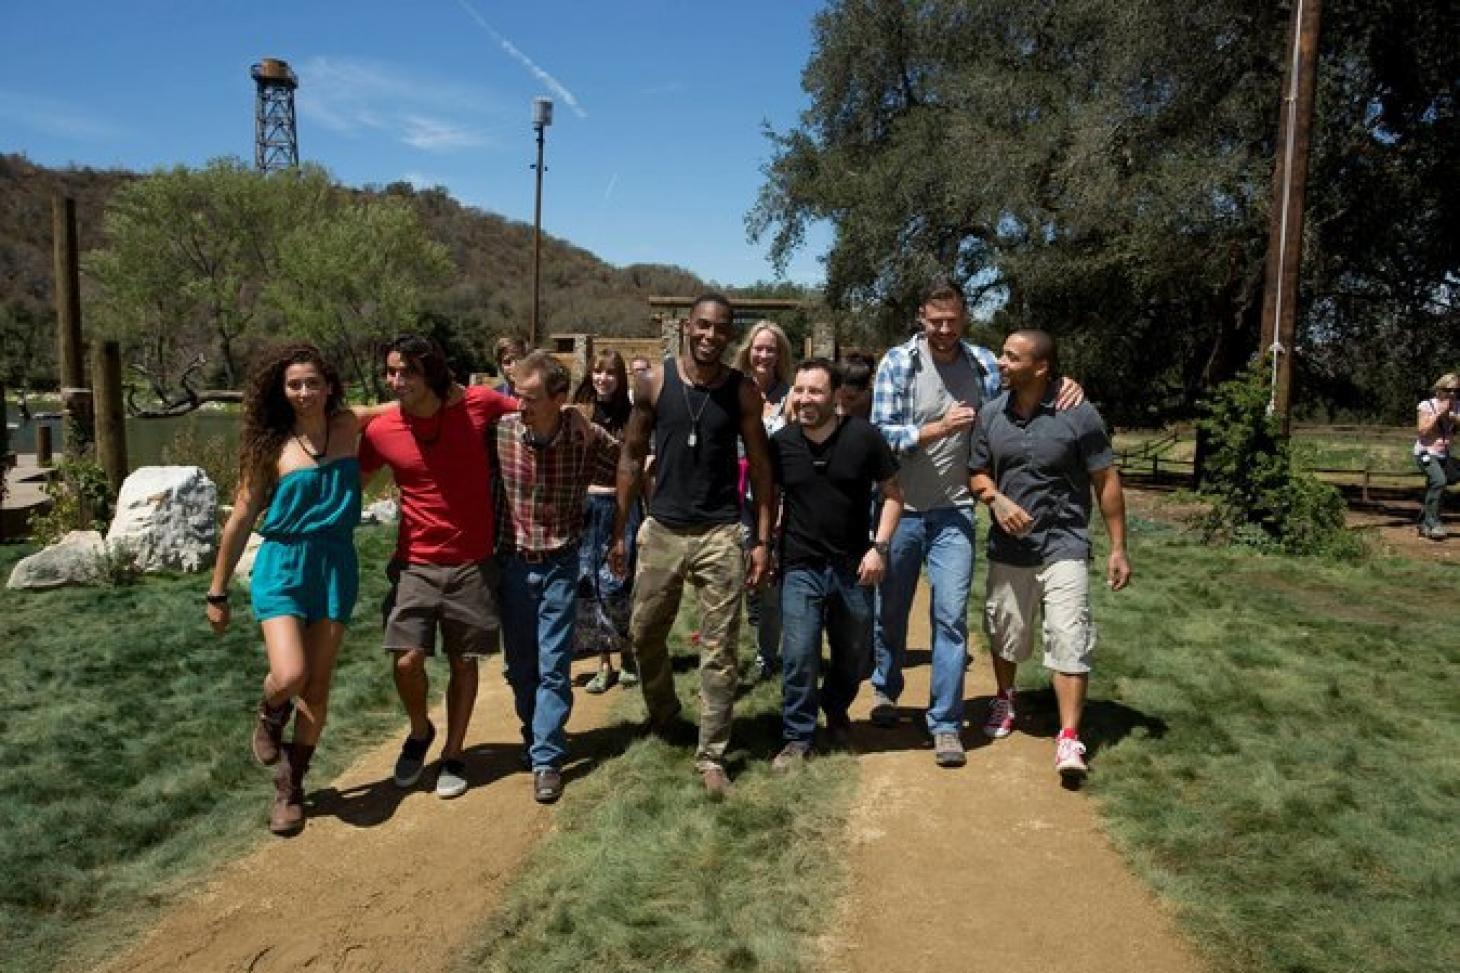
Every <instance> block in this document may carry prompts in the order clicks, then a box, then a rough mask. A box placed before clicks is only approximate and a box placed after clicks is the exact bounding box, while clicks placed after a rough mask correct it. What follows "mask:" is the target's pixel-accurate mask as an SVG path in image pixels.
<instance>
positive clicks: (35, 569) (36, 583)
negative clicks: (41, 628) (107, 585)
mask: <svg viewBox="0 0 1460 973" xmlns="http://www.w3.org/2000/svg"><path fill="white" fill-rule="evenodd" d="M106 549H107V547H106V541H104V540H102V536H101V532H100V531H95V530H73V531H72V532H71V533H69V534H67V535H66V536H65V537H63V538H61V539H60V540H59V541H57V542H56V543H54V544H52V545H51V546H50V547H46V548H42V549H41V550H39V551H36V552H35V553H34V554H32V555H31V556H30V557H25V558H21V559H20V560H19V561H18V562H16V565H15V568H14V570H12V571H11V572H10V580H9V581H8V582H6V584H5V586H6V587H7V588H31V589H38V588H59V587H62V586H63V585H68V584H95V583H97V581H99V580H100V579H101V560H102V558H103V557H104V556H105V554H106Z"/></svg>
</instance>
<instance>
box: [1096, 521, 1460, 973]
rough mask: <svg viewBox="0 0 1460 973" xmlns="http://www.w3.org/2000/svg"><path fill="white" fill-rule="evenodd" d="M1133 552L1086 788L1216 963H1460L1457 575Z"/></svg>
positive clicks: (1278, 967) (1331, 967)
mask: <svg viewBox="0 0 1460 973" xmlns="http://www.w3.org/2000/svg"><path fill="white" fill-rule="evenodd" d="M1132 547H1133V557H1134V559H1135V567H1136V571H1137V577H1136V582H1135V584H1134V586H1133V587H1132V588H1131V589H1130V590H1128V591H1126V592H1121V593H1119V594H1111V593H1109V592H1106V591H1104V590H1101V591H1099V592H1098V593H1097V595H1096V598H1095V602H1096V606H1095V612H1096V618H1097V621H1098V623H1099V625H1100V648H1099V650H1098V653H1097V656H1096V658H1097V662H1096V676H1095V677H1094V679H1093V681H1092V691H1091V695H1092V699H1095V700H1104V701H1109V702H1108V703H1107V704H1106V705H1105V706H1104V707H1101V708H1100V709H1103V710H1104V711H1105V712H1106V715H1105V717H1104V718H1101V717H1099V716H1097V717H1096V719H1095V720H1094V722H1096V723H1097V724H1100V723H1103V724H1104V725H1103V726H1100V727H1099V730H1100V731H1102V732H1103V733H1104V734H1105V735H1106V736H1107V738H1108V739H1114V738H1118V737H1121V736H1122V735H1123V734H1124V738H1123V739H1119V740H1118V742H1114V743H1113V744H1109V745H1106V746H1104V747H1102V748H1101V750H1100V752H1099V758H1098V763H1097V768H1098V772H1097V773H1096V774H1095V775H1094V777H1093V786H1092V788H1091V790H1092V793H1093V794H1094V796H1095V798H1096V799H1097V801H1098V802H1099V806H1100V808H1101V811H1102V813H1103V815H1104V817H1105V819H1106V821H1107V822H1108V824H1109V826H1110V829H1111V830H1112V832H1113V833H1114V835H1115V836H1116V838H1117V840H1118V842H1119V843H1120V845H1121V847H1122V848H1123V849H1124V851H1125V853H1126V854H1127V855H1128V857H1129V858H1130V860H1131V861H1132V862H1133V863H1134V865H1135V867H1136V868H1137V870H1138V871H1139V872H1140V873H1141V874H1142V875H1143V876H1145V878H1146V879H1147V880H1148V881H1149V882H1150V883H1151V884H1152V885H1153V886H1154V887H1155V888H1156V889H1157V890H1158V891H1159V892H1160V893H1161V894H1163V895H1165V896H1167V897H1169V898H1170V899H1172V900H1174V902H1175V903H1176V904H1177V905H1178V907H1179V909H1180V912H1181V916H1182V920H1183V923H1184V925H1185V926H1186V928H1187V929H1188V930H1189V931H1190V932H1191V933H1192V934H1193V936H1194V937H1195V939H1196V940H1197V941H1198V943H1199V944H1200V945H1201V946H1202V947H1203V952H1204V954H1205V956H1206V959H1207V960H1208V962H1209V963H1210V964H1211V966H1212V968H1213V969H1214V970H1243V971H1291V973H1298V971H1304V973H1310V971H1311V973H1320V971H1333V973H1338V971H1348V970H1356V969H1364V970H1367V971H1376V973H1377V971H1394V973H1398V971H1424V970H1439V969H1454V968H1457V966H1460V911H1457V910H1456V908H1455V903H1456V902H1457V901H1460V843H1457V842H1456V841H1455V825H1454V822H1455V812H1456V809H1457V807H1460V760H1457V756H1456V755H1457V754H1460V720H1457V719H1456V703H1455V700H1456V698H1457V689H1460V685H1457V680H1456V674H1457V671H1460V670H1457V663H1460V650H1457V647H1456V646H1457V639H1456V630H1455V627H1454V617H1455V613H1454V610H1453V606H1454V604H1455V602H1454V598H1455V593H1456V592H1457V591H1460V570H1457V569H1456V568H1454V567H1447V566H1443V565H1434V564H1419V563H1414V562H1406V561H1398V560H1390V561H1383V560H1372V561H1367V562H1365V563H1362V564H1357V565H1345V564H1336V563H1332V562H1325V561H1316V560H1311V559H1288V558H1276V557H1264V556H1258V555H1253V554H1251V553H1247V552H1241V551H1235V550H1233V551H1224V550H1213V549H1208V548H1204V547H1201V546H1198V545H1197V544H1196V543H1194V542H1192V541H1189V540H1186V539H1184V538H1182V537H1181V536H1179V535H1177V534H1176V533H1175V532H1173V531H1171V530H1170V529H1166V528H1156V527H1154V526H1152V525H1141V526H1140V529H1139V531H1138V534H1137V536H1136V538H1135V540H1134V542H1133V545H1132ZM1447 606H1448V607H1447ZM1097 712H1098V711H1097Z"/></svg>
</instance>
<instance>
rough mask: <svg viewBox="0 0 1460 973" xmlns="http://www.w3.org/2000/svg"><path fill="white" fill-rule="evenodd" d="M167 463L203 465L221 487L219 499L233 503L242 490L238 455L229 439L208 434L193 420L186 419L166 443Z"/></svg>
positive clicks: (164, 449) (164, 448)
mask: <svg viewBox="0 0 1460 973" xmlns="http://www.w3.org/2000/svg"><path fill="white" fill-rule="evenodd" d="M162 462H163V463H164V464H165V465H167V466H200V467H202V469H203V472H204V473H206V474H208V479H210V480H212V481H213V485H214V486H216V487H217V488H218V502H219V503H232V502H233V495H234V493H236V492H237V490H238V456H237V455H236V453H235V452H234V449H233V448H232V447H231V446H230V445H229V443H228V442H227V440H225V439H223V438H221V437H219V436H205V435H202V434H201V433H199V432H198V429H197V426H196V425H195V424H194V423H192V422H186V423H183V424H182V426H181V427H180V428H179V429H178V431H177V432H175V433H173V436H172V439H170V440H168V443H167V445H166V446H164V447H162Z"/></svg>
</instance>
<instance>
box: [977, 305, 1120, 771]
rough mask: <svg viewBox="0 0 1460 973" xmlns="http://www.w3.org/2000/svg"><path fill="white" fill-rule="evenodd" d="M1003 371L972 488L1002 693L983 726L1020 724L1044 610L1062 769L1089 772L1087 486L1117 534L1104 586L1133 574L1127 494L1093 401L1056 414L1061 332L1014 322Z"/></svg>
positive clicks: (980, 438) (983, 415) (1091, 644)
mask: <svg viewBox="0 0 1460 973" xmlns="http://www.w3.org/2000/svg"><path fill="white" fill-rule="evenodd" d="M998 365H999V375H1000V378H1001V380H1002V383H1003V385H1004V387H1005V389H1007V391H1005V392H1004V393H1003V394H1002V395H1000V396H999V397H998V398H997V399H994V400H993V401H992V402H990V403H989V404H988V405H987V406H986V407H985V408H984V409H983V410H982V411H981V412H980V413H979V416H978V420H977V422H976V424H975V426H974V435H973V447H972V449H971V450H970V453H969V458H968V468H969V472H970V477H969V489H970V491H971V492H972V493H973V495H974V496H976V497H977V498H978V499H979V500H981V501H982V502H983V503H985V504H988V506H989V507H990V510H991V513H992V515H993V522H994V524H993V529H992V530H991V531H990V532H989V548H988V558H989V577H988V597H987V603H986V605H985V609H984V628H985V631H987V633H988V636H989V647H990V650H991V651H990V657H991V658H992V659H993V666H994V678H995V680H996V681H997V682H998V695H997V696H996V697H995V698H994V702H993V705H992V706H991V707H990V709H989V716H988V719H987V720H986V721H985V723H984V733H985V734H987V735H988V736H990V737H992V738H994V739H998V738H1000V737H1005V736H1008V735H1009V733H1010V731H1011V730H1012V729H1013V727H1014V719H1015V714H1014V706H1015V704H1014V677H1015V675H1016V674H1017V672H1018V668H1019V663H1020V662H1023V661H1024V660H1025V659H1028V658H1029V655H1030V652H1031V650H1032V649H1033V645H1034V618H1035V614H1036V613H1042V614H1043V616H1044V665H1045V667H1046V668H1048V669H1050V670H1051V671H1052V672H1053V682H1054V692H1055V698H1056V700H1057V701H1058V703H1059V714H1060V735H1059V739H1058V740H1057V742H1056V746H1055V769H1056V770H1057V771H1058V772H1059V773H1060V775H1061V776H1062V777H1064V778H1065V779H1066V780H1071V779H1074V780H1078V779H1079V778H1081V777H1083V776H1084V775H1085V773H1086V772H1087V771H1088V767H1087V766H1086V765H1085V758H1084V755H1085V745H1084V744H1083V743H1081V742H1080V713H1081V711H1082V710H1083V708H1084V705H1085V692H1086V687H1087V684H1088V682H1089V673H1090V653H1091V651H1092V650H1093V649H1094V648H1095V625H1094V623H1093V622H1091V620H1090V575H1089V569H1088V564H1089V561H1090V532H1089V526H1090V488H1091V486H1092V485H1093V486H1094V488H1095V496H1096V498H1097V499H1098V501H1099V503H1100V514H1101V516H1102V517H1104V518H1105V529H1106V532H1107V533H1108V534H1109V535H1110V556H1109V558H1108V559H1107V562H1106V566H1105V579H1106V584H1107V585H1109V586H1110V587H1111V588H1112V589H1114V590H1117V591H1118V590H1120V589H1121V588H1124V587H1125V586H1126V584H1127V583H1128V582H1129V581H1130V576H1131V569H1130V561H1129V559H1128V558H1127V557H1126V551H1125V497H1124V495H1123V494H1122V492H1121V487H1120V475H1119V474H1118V473H1116V471H1115V453H1114V451H1113V450H1112V449H1111V446H1110V438H1109V436H1107V435H1106V432H1105V423H1104V422H1103V421H1102V420H1101V418H1100V413H1098V412H1096V411H1095V408H1094V406H1092V405H1090V404H1089V403H1088V402H1086V403H1081V404H1080V405H1078V406H1076V407H1074V408H1073V409H1069V410H1067V411H1064V412H1058V411H1056V409H1055V384H1054V377H1055V375H1056V374H1057V372H1058V359H1057V356H1056V350H1055V345H1054V339H1053V338H1051V337H1050V336H1049V335H1048V334H1046V333H1045V332H1043V331H1016V332H1014V333H1013V334H1011V335H1009V337H1008V338H1007V339H1006V340H1005V341H1004V351H1003V354H1002V355H1000V356H999V362H998Z"/></svg>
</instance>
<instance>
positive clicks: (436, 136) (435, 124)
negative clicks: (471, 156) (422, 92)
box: [401, 115, 486, 152]
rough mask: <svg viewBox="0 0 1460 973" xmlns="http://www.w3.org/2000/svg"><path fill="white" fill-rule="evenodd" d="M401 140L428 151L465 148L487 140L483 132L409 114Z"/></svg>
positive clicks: (405, 119)
mask: <svg viewBox="0 0 1460 973" xmlns="http://www.w3.org/2000/svg"><path fill="white" fill-rule="evenodd" d="M402 121H403V122H404V123H405V129H404V134H403V135H402V136H401V141H402V142H404V143H406V144H407V145H410V146H413V147H415V148H418V149H424V150H425V151H427V152H441V151H447V150H450V149H464V148H469V147H471V146H473V145H481V144H483V143H484V142H486V136H485V135H483V134H482V133H481V132H478V131H474V130H473V129H470V128H464V127H462V126H460V125H453V124H452V123H450V122H443V121H441V120H440V119H437V118H427V117H426V116H424V115H407V116H406V117H405V118H404V119H402Z"/></svg>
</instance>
